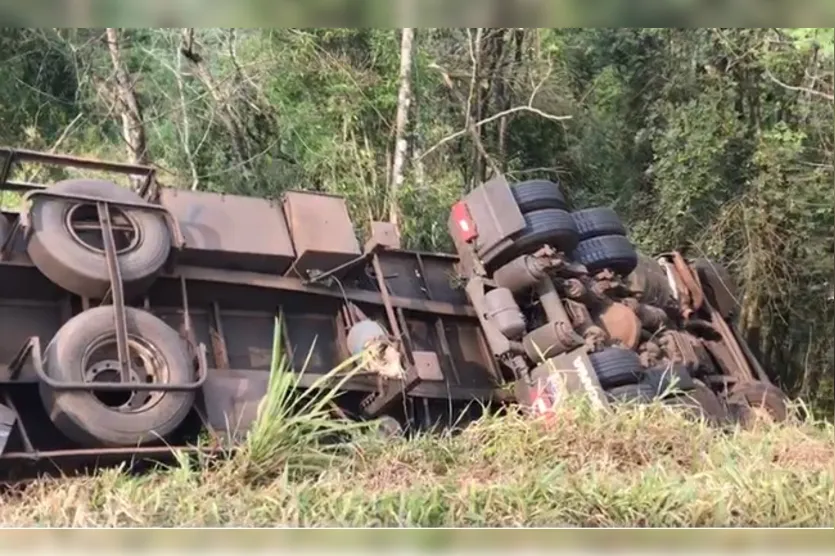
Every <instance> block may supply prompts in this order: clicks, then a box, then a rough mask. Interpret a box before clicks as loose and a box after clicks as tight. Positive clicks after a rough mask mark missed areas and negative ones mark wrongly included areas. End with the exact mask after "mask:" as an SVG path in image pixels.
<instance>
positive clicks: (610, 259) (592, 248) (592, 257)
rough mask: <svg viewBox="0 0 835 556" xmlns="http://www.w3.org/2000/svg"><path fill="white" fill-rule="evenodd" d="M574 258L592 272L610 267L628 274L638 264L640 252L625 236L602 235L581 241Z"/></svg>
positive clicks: (619, 272) (609, 268)
mask: <svg viewBox="0 0 835 556" xmlns="http://www.w3.org/2000/svg"><path fill="white" fill-rule="evenodd" d="M573 258H574V260H575V261H576V262H578V263H580V264H582V265H584V266H585V267H586V268H587V269H588V271H589V272H590V273H591V274H597V273H598V272H600V271H602V270H606V269H608V270H611V271H613V272H615V273H616V274H619V275H621V276H627V275H628V274H629V273H630V272H632V271H633V270H635V267H636V266H637V265H638V253H637V252H636V251H635V247H633V245H632V242H630V241H629V240H628V239H627V238H625V237H624V236H601V237H594V238H591V239H587V240H585V241H581V242H580V243H579V244H578V245H577V248H576V249H575V250H574V254H573Z"/></svg>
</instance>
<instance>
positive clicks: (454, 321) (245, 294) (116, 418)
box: [0, 149, 786, 476]
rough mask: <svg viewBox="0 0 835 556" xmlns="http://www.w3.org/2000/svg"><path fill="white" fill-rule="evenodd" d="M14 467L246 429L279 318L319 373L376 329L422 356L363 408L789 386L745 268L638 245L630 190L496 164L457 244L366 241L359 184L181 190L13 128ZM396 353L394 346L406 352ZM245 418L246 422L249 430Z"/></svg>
mask: <svg viewBox="0 0 835 556" xmlns="http://www.w3.org/2000/svg"><path fill="white" fill-rule="evenodd" d="M0 155H2V156H3V166H2V168H0V189H2V190H3V191H12V192H18V193H22V194H23V201H24V203H23V208H22V209H21V210H20V212H6V213H4V214H3V219H2V220H0V243H2V251H0V472H2V473H4V474H6V475H7V476H11V475H10V474H13V473H16V472H18V471H19V470H20V469H21V468H27V469H36V468H38V469H39V468H42V466H43V465H46V466H52V467H53V468H54V467H56V466H57V467H58V468H59V469H64V468H65V467H68V466H70V465H71V464H73V463H74V462H86V463H90V462H105V461H108V460H125V459H128V458H132V459H136V458H142V457H156V456H163V455H165V454H169V453H170V452H171V447H172V446H180V445H182V446H187V445H188V444H189V443H190V442H192V441H193V440H194V438H196V436H197V434H198V433H200V432H201V431H205V430H208V431H210V432H211V433H212V434H216V435H228V434H231V433H232V432H238V431H245V430H246V428H247V427H248V426H249V424H251V423H252V421H253V420H254V419H255V417H256V414H257V408H258V403H259V401H260V400H261V399H262V398H263V396H264V395H265V393H266V391H267V384H268V380H269V375H270V373H269V370H270V364H271V356H272V352H273V347H274V346H273V337H274V322H275V319H276V317H277V315H281V318H282V319H283V321H284V323H285V324H284V326H283V329H284V331H285V334H284V335H283V343H284V345H283V346H282V348H283V349H284V350H285V351H286V353H287V354H288V355H289V357H290V359H291V361H292V362H293V367H294V369H295V370H296V371H299V370H301V369H302V367H304V371H305V372H304V373H303V375H302V376H301V378H300V380H301V382H300V384H301V386H303V387H310V386H312V385H313V384H314V383H315V382H316V381H317V380H319V379H320V378H321V377H322V376H324V375H326V374H327V373H328V372H329V371H330V370H331V369H333V368H334V367H337V366H338V365H339V364H340V363H342V362H344V361H345V360H346V359H349V358H350V357H351V356H352V355H357V354H358V353H360V352H364V351H366V350H370V349H373V350H377V351H375V352H374V354H375V356H377V359H378V360H381V359H384V358H385V357H386V355H385V354H392V353H393V354H395V356H394V357H395V359H396V361H390V362H389V363H391V365H389V367H392V366H393V367H397V368H398V369H400V370H401V371H402V373H400V374H398V373H395V374H394V375H392V376H387V377H382V376H381V375H382V374H383V373H384V371H383V366H381V367H380V369H378V370H377V372H376V373H368V372H367V373H364V374H360V375H357V376H355V377H353V378H351V379H350V380H349V381H348V382H346V383H345V384H344V386H343V390H344V391H345V395H343V396H341V397H340V401H339V403H340V405H341V406H342V410H343V411H344V412H345V413H346V414H348V415H351V416H353V417H355V418H362V419H374V418H379V417H381V416H387V417H388V418H390V419H394V420H396V421H397V423H398V424H399V425H400V426H401V427H403V428H406V429H410V430H412V429H421V428H428V427H432V426H434V425H436V424H442V425H443V424H451V423H452V422H454V421H456V420H457V419H459V417H460V414H461V413H462V412H464V411H471V412H474V413H473V416H475V415H476V413H475V412H476V411H477V408H478V407H480V406H479V404H475V405H474V404H472V402H473V401H477V402H481V404H483V405H486V406H495V405H499V406H500V405H503V404H507V403H514V402H515V403H519V404H520V405H521V406H523V407H525V408H528V409H530V410H537V409H539V410H542V408H543V407H545V408H546V409H547V406H548V405H549V404H553V403H558V401H559V398H560V397H561V396H562V394H563V393H565V392H575V391H579V392H584V393H586V394H588V395H590V396H591V398H592V399H594V400H596V402H597V403H598V404H599V405H600V406H602V407H605V406H608V405H609V404H610V403H616V402H619V401H621V400H638V401H649V400H652V399H654V398H657V397H664V396H667V397H668V398H669V400H672V401H679V402H680V401H682V400H684V399H685V398H684V397H683V396H682V395H681V394H678V395H668V394H666V393H665V392H666V391H667V387H668V386H669V385H670V384H671V383H675V384H676V385H678V387H680V388H681V389H682V390H684V391H685V394H688V396H687V399H690V400H695V402H696V403H695V404H691V405H694V406H695V407H696V409H698V410H699V411H700V412H701V413H703V414H705V415H707V416H708V417H710V418H712V419H714V420H716V421H719V422H726V421H729V420H733V419H736V420H745V419H746V418H747V416H748V413H749V410H750V409H751V408H752V407H764V408H765V409H767V410H768V411H769V412H770V413H771V414H772V415H773V416H774V417H777V418H781V417H784V416H785V412H786V409H785V401H784V398H783V396H782V393H780V391H779V390H778V389H777V388H775V387H774V386H773V385H771V383H770V382H769V379H768V376H767V375H766V373H765V372H764V370H763V369H762V368H761V367H760V365H759V364H758V363H757V361H756V359H755V358H754V357H753V356H752V354H751V352H750V350H748V349H747V346H746V345H745V343H744V342H742V341H740V336H739V334H738V333H737V331H736V330H735V328H734V326H733V316H734V312H735V310H736V305H737V304H736V300H735V299H734V295H735V294H734V291H733V288H732V286H731V285H730V281H729V278H728V277H727V273H725V272H724V270H723V269H721V267H718V266H716V265H714V264H712V263H711V262H710V261H706V260H687V259H685V258H684V257H683V256H682V255H681V254H680V253H678V252H670V253H666V254H661V255H659V256H657V257H655V258H650V257H646V256H643V255H638V254H637V253H636V252H635V251H634V248H632V247H631V243H629V241H628V239H627V238H626V232H625V229H624V228H623V226H622V224H621V223H620V221H619V220H618V219H617V216H616V215H614V214H613V213H612V212H611V211H609V210H608V209H586V210H585V211H573V212H571V211H569V210H567V209H568V207H567V206H566V204H565V202H564V198H562V196H561V193H560V192H559V189H558V187H557V186H556V184H551V183H550V182H543V181H535V182H526V183H522V184H515V185H511V184H508V183H507V182H506V181H505V180H504V178H503V177H501V176H500V177H497V178H494V179H493V180H491V181H490V182H487V183H485V184H483V185H482V186H480V187H479V188H477V189H476V190H474V191H473V192H472V193H470V194H469V195H468V196H467V197H466V198H464V199H463V200H462V201H461V202H460V203H458V204H456V205H455V206H454V207H452V210H451V215H450V221H449V228H450V233H451V235H452V237H453V239H454V242H455V245H456V251H457V252H458V255H457V256H451V255H444V254H436V253H421V252H416V251H408V250H403V249H401V248H400V242H399V238H398V231H397V230H396V229H394V228H393V227H392V226H390V225H388V224H385V223H372V225H371V234H370V239H369V240H368V242H366V244H365V245H364V246H361V245H360V244H359V242H358V241H357V239H356V235H355V231H354V226H353V224H352V222H351V221H350V219H349V217H348V211H347V208H346V205H345V202H344V200H343V199H341V198H339V197H334V196H330V195H325V194H321V193H310V192H302V191H290V192H287V193H286V194H285V195H284V197H283V198H282V199H281V201H280V202H279V201H274V200H267V199H256V198H250V197H243V196H235V195H220V194H214V193H204V192H193V191H182V190H175V189H168V188H162V187H159V185H158V184H157V182H156V180H155V177H154V171H153V169H152V168H148V167H142V166H133V165H125V164H117V163H109V162H101V161H95V160H89V159H79V158H76V157H71V156H63V155H54V154H46V153H38V152H33V151H21V150H14V149H0ZM25 162H33V163H41V164H52V165H58V166H62V167H71V168H78V169H90V170H103V171H109V172H115V173H120V174H128V175H131V176H134V177H137V176H138V177H139V179H138V184H139V185H138V187H137V188H136V191H132V190H131V189H128V188H125V187H120V186H117V185H115V184H113V183H111V182H107V181H101V180H91V179H73V180H65V181H62V182H58V183H56V184H53V185H51V186H49V187H45V186H43V185H40V184H30V183H20V182H14V181H11V180H9V176H10V172H11V170H12V169H13V166H14V164H17V163H25ZM386 350H389V351H386ZM232 424H234V428H235V431H231V430H229V429H230V427H232V426H233V425H232Z"/></svg>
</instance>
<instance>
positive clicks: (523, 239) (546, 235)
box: [512, 208, 577, 257]
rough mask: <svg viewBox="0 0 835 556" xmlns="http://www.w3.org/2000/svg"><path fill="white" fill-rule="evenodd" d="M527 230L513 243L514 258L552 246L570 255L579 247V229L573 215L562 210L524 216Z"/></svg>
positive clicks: (538, 211)
mask: <svg viewBox="0 0 835 556" xmlns="http://www.w3.org/2000/svg"><path fill="white" fill-rule="evenodd" d="M524 217H525V228H524V229H523V230H522V231H521V232H519V234H518V235H517V236H516V239H515V240H514V242H513V247H512V251H513V253H514V254H513V256H514V257H515V256H519V255H524V254H527V253H531V252H533V251H536V250H537V249H539V248H540V247H542V246H543V245H546V244H548V245H550V246H552V247H554V248H555V249H557V250H559V251H563V252H566V253H570V252H571V251H572V250H573V249H574V248H575V247H576V246H577V228H576V227H575V226H574V220H573V219H572V218H571V215H570V214H569V213H568V212H566V211H564V210H561V209H553V208H550V209H542V210H535V211H533V212H529V213H527V214H525V215H524Z"/></svg>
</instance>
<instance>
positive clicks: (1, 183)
mask: <svg viewBox="0 0 835 556" xmlns="http://www.w3.org/2000/svg"><path fill="white" fill-rule="evenodd" d="M0 155H3V165H2V166H0V189H3V190H6V191H38V190H42V189H44V188H45V187H46V186H44V185H41V184H36V183H25V182H12V181H9V179H8V178H9V173H10V172H11V169H12V166H13V165H14V164H15V163H16V162H36V163H41V164H51V165H55V166H70V167H74V168H87V169H90V170H100V171H104V172H113V173H116V174H123V175H128V176H144V178H145V179H144V181H143V183H142V185H141V186H140V187H139V191H138V193H139V194H140V195H141V196H142V197H143V198H144V197H145V196H146V195H147V194H148V193H149V191H150V189H151V185H152V182H153V180H154V178H155V176H156V168H153V167H152V166H146V165H142V164H127V163H123V162H106V161H103V160H96V159H93V158H83V157H79V156H70V155H64V154H53V153H45V152H39V151H31V150H28V149H15V148H12V147H0Z"/></svg>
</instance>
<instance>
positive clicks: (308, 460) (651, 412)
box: [0, 326, 835, 527]
mask: <svg viewBox="0 0 835 556" xmlns="http://www.w3.org/2000/svg"><path fill="white" fill-rule="evenodd" d="M280 334H281V331H280V328H279V327H278V326H276V336H275V341H274V346H275V347H274V350H273V355H274V357H273V365H272V373H271V377H270V385H269V388H268V395H267V397H266V398H265V399H264V400H263V401H262V403H261V406H260V407H259V417H258V420H257V422H256V423H255V425H254V426H253V427H252V428H251V429H250V431H249V433H248V434H247V437H246V440H245V441H244V442H243V443H242V444H241V445H240V448H239V449H238V450H237V451H236V452H235V453H234V454H226V457H224V458H220V459H215V458H214V457H212V456H206V455H204V456H200V457H198V459H197V460H196V461H195V460H194V459H190V458H189V457H187V456H186V455H185V454H183V453H177V454H175V455H177V456H178V457H177V462H176V465H174V466H173V467H169V468H167V469H162V470H157V471H154V472H151V473H146V474H144V475H142V476H135V475H131V474H129V473H128V472H126V470H125V469H111V470H107V471H103V472H100V473H99V474H98V475H96V476H92V477H85V478H70V479H68V478H64V479H61V480H57V479H41V480H38V481H36V482H34V483H31V484H29V485H26V486H24V487H19V488H18V489H17V490H16V491H14V490H13V491H12V492H10V493H8V494H6V495H5V496H4V497H3V499H2V504H0V520H2V523H4V524H5V525H7V526H52V527H85V526H86V527H90V526H99V527H101V526H106V527H137V526H142V527H152V526H169V527H171V526H178V527H182V526H185V527H188V526H354V527H363V526H364V527H367V526H413V527H418V526H423V527H427V526H428V527H433V526H434V527H440V526H447V527H455V526H505V527H509V526H573V525H579V526H679V527H686V526H729V525H731V526H732V525H736V526H782V525H793V526H828V525H831V524H832V523H833V522H835V513H833V508H835V473H834V472H835V469H834V468H833V463H835V460H833V454H835V428H833V425H832V424H828V423H816V422H814V421H812V420H810V419H808V418H807V419H806V420H805V421H799V420H796V419H794V418H793V419H792V420H790V421H789V422H788V423H783V424H779V425H778V424H773V423H770V422H767V421H765V420H763V421H760V422H757V423H755V426H754V428H753V430H747V431H746V430H742V429H740V428H733V429H731V430H719V429H717V428H715V427H713V426H709V425H708V424H707V422H706V421H698V420H694V419H692V418H688V417H686V416H685V415H686V414H685V413H683V412H681V411H676V410H675V409H674V408H673V406H668V405H663V404H661V403H658V404H655V405H634V406H630V405H624V406H621V407H618V408H614V409H613V411H612V412H611V413H602V412H599V411H597V410H595V409H594V408H593V407H592V406H591V404H589V403H588V400H584V399H576V400H569V401H568V402H567V403H566V404H565V405H563V406H561V407H559V408H557V409H556V410H555V411H554V412H553V413H550V414H547V415H546V416H543V417H541V418H537V419H533V418H531V417H526V416H523V415H521V414H518V413H515V412H513V411H511V412H510V414H508V415H504V416H501V417H498V416H485V417H483V418H482V419H481V420H479V421H477V422H476V423H474V424H472V425H470V426H468V427H466V428H465V429H464V430H463V431H458V434H453V433H446V434H443V435H438V434H425V435H422V436H418V437H414V438H408V439H407V438H402V437H396V438H391V437H388V438H386V437H383V436H381V435H379V434H377V432H378V431H375V430H374V428H373V427H372V426H370V423H357V422H351V421H347V420H341V419H338V418H334V416H333V415H332V413H331V412H330V411H329V409H328V408H329V407H331V406H332V403H333V402H334V401H335V399H336V397H337V396H338V391H339V380H340V378H341V380H346V379H347V378H348V377H350V376H351V374H352V372H351V371H347V372H345V369H341V368H340V369H334V370H333V371H332V373H330V374H329V375H328V376H327V377H324V378H323V379H322V383H321V385H322V386H323V387H322V388H317V389H315V390H306V391H305V392H304V394H303V395H301V397H300V396H299V395H298V394H297V392H298V390H297V389H296V386H297V385H298V384H299V380H300V378H299V375H298V374H296V373H293V372H290V366H289V363H288V361H287V360H286V359H285V358H284V356H283V354H282V352H281V349H280V346H281V345H282V342H281V341H280ZM356 370H359V369H357V368H355V371H356ZM326 382H330V384H331V386H330V387H324V384H325V383H326ZM334 440H339V442H334Z"/></svg>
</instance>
